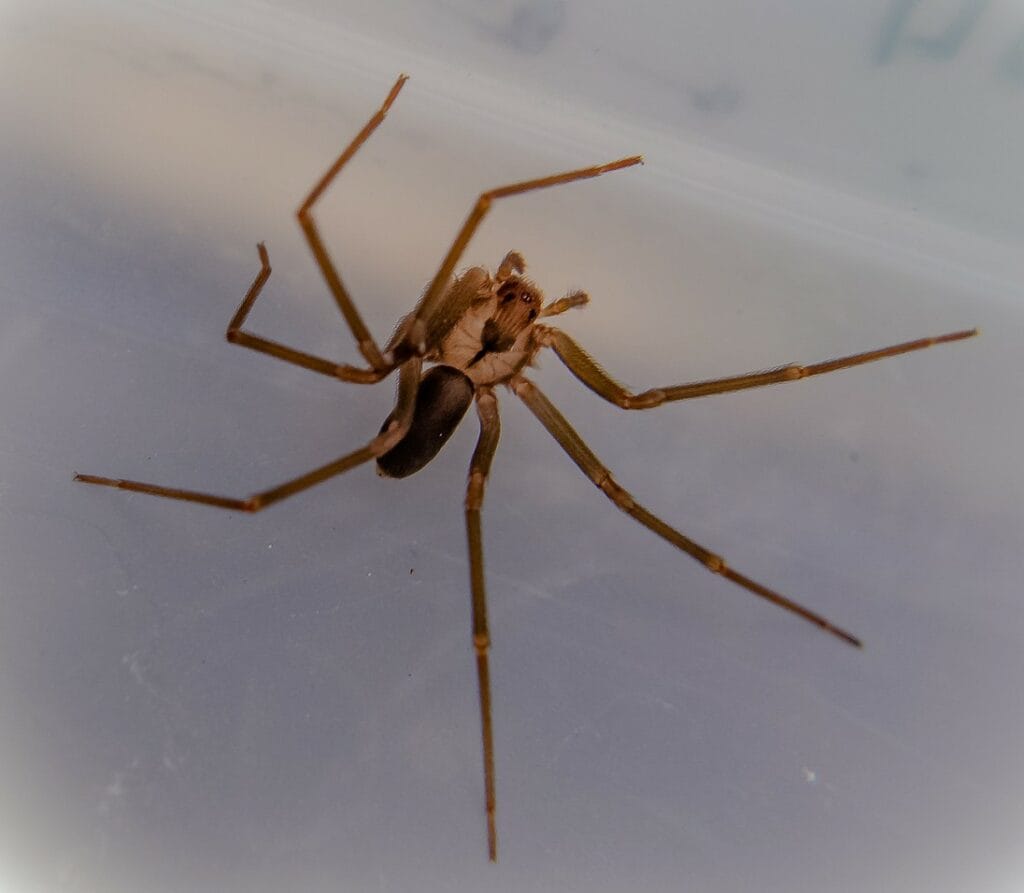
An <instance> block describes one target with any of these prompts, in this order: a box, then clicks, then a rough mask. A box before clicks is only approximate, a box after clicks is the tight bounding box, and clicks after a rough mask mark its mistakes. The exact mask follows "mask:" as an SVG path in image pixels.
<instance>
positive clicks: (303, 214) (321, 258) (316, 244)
mask: <svg viewBox="0 0 1024 893" xmlns="http://www.w3.org/2000/svg"><path fill="white" fill-rule="evenodd" d="M407 80H409V78H408V76H407V75H404V74H403V75H399V77H398V80H397V81H395V84H394V86H393V87H392V88H391V92H390V93H388V95H387V98H386V99H385V100H384V102H383V103H382V104H381V107H380V108H379V109H377V111H376V113H375V114H374V115H373V116H372V117H371V118H370V120H369V121H367V122H366V124H365V125H364V126H363V129H362V130H360V131H359V133H357V134H356V136H355V139H353V140H352V142H351V143H349V144H348V146H347V147H346V148H345V151H343V152H342V153H341V155H339V156H338V158H337V160H336V161H335V162H334V164H332V165H331V166H330V168H328V170H327V173H325V174H324V175H323V176H322V177H321V178H320V180H319V182H318V183H317V184H316V185H315V186H314V187H313V189H312V191H311V192H310V193H309V195H308V196H306V200H305V201H304V202H303V203H302V205H301V206H300V207H299V210H298V211H297V212H296V216H297V217H298V219H299V226H300V227H302V232H303V234H304V235H305V237H306V241H307V242H308V243H309V247H310V250H311V251H312V252H313V257H314V258H315V259H316V262H317V265H318V266H319V267H320V271H321V272H322V273H323V276H324V279H325V280H326V281H327V287H328V288H329V289H330V290H331V295H332V296H333V297H334V300H335V303H336V304H337V305H338V309H339V310H340V311H341V315H342V316H344V317H345V322H347V323H348V327H349V328H350V329H351V330H352V335H353V337H354V338H355V339H356V344H357V345H358V346H359V352H360V353H361V354H362V355H363V357H364V358H365V359H366V362H367V363H369V364H370V368H371V369H373V370H374V371H376V372H378V373H383V374H384V375H386V374H387V373H388V372H389V371H390V370H391V369H392V368H393V364H389V363H388V362H387V361H386V360H385V359H384V357H383V355H382V354H381V352H380V348H379V347H377V342H376V341H374V339H373V336H372V335H371V334H370V330H369V329H368V328H366V324H365V323H364V322H363V319H362V317H361V316H360V315H359V311H358V310H356V305H355V304H354V303H353V301H352V298H351V297H350V296H349V293H348V291H347V290H346V288H345V286H344V285H343V284H342V282H341V276H339V275H338V271H337V269H336V268H335V266H334V263H333V262H332V261H331V258H330V256H329V255H328V254H327V249H326V248H325V247H324V243H323V240H322V239H321V238H320V231H319V230H318V229H317V225H316V221H315V220H314V219H313V205H315V204H316V202H317V201H318V200H319V198H320V196H321V195H323V193H324V190H325V189H327V187H328V186H329V185H330V184H331V181H332V180H334V178H335V177H336V176H337V175H338V173H339V171H341V169H342V168H343V167H344V166H345V165H346V164H347V163H348V161H349V159H351V158H352V156H353V155H355V154H356V152H357V151H358V149H359V147H360V146H362V144H363V143H365V142H366V140H367V139H369V137H370V134H372V133H373V132H374V131H375V130H376V129H377V128H378V127H379V126H380V125H381V123H382V122H383V121H384V117H385V115H387V113H388V109H389V108H391V103H393V102H394V101H395V98H396V97H397V96H398V94H399V92H400V91H401V89H402V87H403V86H404V85H405V82H406V81H407Z"/></svg>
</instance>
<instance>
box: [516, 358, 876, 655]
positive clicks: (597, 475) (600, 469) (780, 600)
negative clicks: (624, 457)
mask: <svg viewBox="0 0 1024 893" xmlns="http://www.w3.org/2000/svg"><path fill="white" fill-rule="evenodd" d="M510 386H511V387H512V389H513V390H514V391H515V393H516V395H517V396H518V397H519V398H520V399H521V400H522V401H523V402H524V403H525V404H526V405H527V406H528V407H529V408H530V411H531V412H533V414H534V415H535V416H536V417H537V418H538V419H539V420H540V423H541V424H542V425H543V426H544V427H545V428H547V430H548V433H549V434H550V435H551V436H552V437H554V438H555V440H557V441H558V443H559V445H560V446H561V447H562V449H563V450H565V452H566V453H568V454H569V458H570V459H572V461H573V462H575V463H576V464H577V465H578V466H579V468H580V470H581V471H582V472H583V473H584V474H585V475H586V476H587V477H588V478H590V480H591V481H593V482H594V484H595V485H596V486H597V488H598V489H599V490H601V492H602V493H604V494H605V496H607V497H608V498H609V499H610V500H611V501H612V502H613V503H615V505H616V506H617V507H618V508H620V509H621V510H622V511H624V512H625V513H626V514H627V515H629V516H631V517H632V518H635V519H636V520H637V521H639V522H640V523H641V524H643V525H644V527H646V528H647V529H648V530H651V531H653V532H654V533H656V534H657V535H658V536H660V537H661V538H662V539H663V540H666V541H667V542H669V543H671V544H672V545H673V546H675V547H676V548H677V549H681V550H682V551H683V552H685V553H686V554H687V555H689V556H690V557H691V558H694V559H696V560H697V561H699V562H700V563H701V564H703V565H704V567H706V568H707V569H708V570H709V571H711V572H712V573H714V574H721V575H722V576H723V577H725V578H726V579H727V580H731V581H732V582H733V583H735V584H737V585H738V586H742V587H743V588H744V589H746V590H747V591H748V592H752V593H753V594H754V595H757V596H760V597H761V598H763V599H766V600H768V601H770V602H771V603H772V604H774V605H778V606H779V607H780V608H785V609H786V610H787V611H790V612H792V613H793V614H797V615H798V616H800V617H803V618H804V620H807V621H809V622H811V623H813V624H814V625H815V626H818V627H820V628H821V629H823V630H824V631H825V632H829V633H831V634H832V635H834V636H836V637H837V638H839V639H842V640H843V641H844V642H847V643H848V644H850V645H855V646H857V647H858V648H859V647H860V645H861V643H860V640H859V639H857V638H856V637H855V636H853V635H851V634H850V633H848V632H846V631H845V630H843V629H840V628H839V627H837V626H835V625H833V624H832V623H831V622H830V621H828V620H826V619H825V618H824V617H822V616H821V615H820V614H816V613H814V612H813V611H811V610H809V609H808V608H805V607H803V605H799V604H797V603H796V602H794V601H792V600H791V599H788V598H786V597H785V596H782V595H779V594H778V593H777V592H773V591H772V590H771V589H768V588H767V587H766V586H762V585H761V584H760V583H758V582H756V581H755V580H751V579H750V578H749V577H745V576H743V574H740V573H737V572H736V571H734V570H733V569H732V568H730V567H729V566H728V565H727V564H726V563H725V560H724V559H723V558H722V557H721V556H719V555H716V554H715V553H714V552H710V551H708V550H707V549H705V548H704V547H703V546H701V545H699V544H698V543H695V542H694V541H693V540H691V539H689V538H688V537H685V536H683V534H681V533H680V532H679V531H678V530H676V529H675V528H674V527H670V526H669V525H668V524H666V523H665V522H664V521H662V520H661V519H660V518H658V517H656V516H655V515H652V514H651V513H650V512H649V511H647V509H645V508H644V507H643V506H642V505H640V504H639V503H638V502H637V501H636V500H635V499H633V497H632V495H631V494H630V493H629V492H628V491H627V490H625V489H624V488H623V487H622V486H620V485H619V483H618V482H617V481H616V480H615V479H614V478H613V477H612V474H611V472H610V471H609V470H608V469H607V468H606V467H605V466H604V465H603V464H602V463H601V460H600V459H598V458H597V456H595V455H594V454H593V452H591V450H590V448H589V447H588V446H587V445H586V444H585V443H584V442H583V438H581V437H580V436H579V434H577V433H576V431H575V430H573V428H572V426H571V425H570V424H569V422H568V421H566V419H565V416H563V415H562V414H561V413H560V412H559V411H558V410H557V409H556V408H555V407H554V405H553V404H552V403H551V401H550V400H548V398H547V397H545V396H544V394H543V393H542V392H541V391H540V389H539V388H538V387H537V386H536V385H535V384H534V383H533V382H532V381H530V380H528V379H526V378H523V377H522V376H520V377H518V378H516V379H514V380H513V381H512V382H511V383H510Z"/></svg>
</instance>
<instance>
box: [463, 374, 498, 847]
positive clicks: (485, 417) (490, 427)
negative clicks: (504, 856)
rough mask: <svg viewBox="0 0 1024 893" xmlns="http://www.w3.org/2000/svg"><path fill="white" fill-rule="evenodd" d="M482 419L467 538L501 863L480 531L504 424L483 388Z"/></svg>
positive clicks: (487, 770) (490, 820)
mask: <svg viewBox="0 0 1024 893" xmlns="http://www.w3.org/2000/svg"><path fill="white" fill-rule="evenodd" d="M476 408H477V414H478V415H479V416H480V437H479V439H478V440H477V444H476V449H475V450H474V452H473V458H472V460H471V461H470V465H469V482H468V484H467V486H466V534H467V537H468V540H469V583H470V590H471V593H472V598H473V649H474V651H475V652H476V675H477V682H478V683H479V689H480V728H481V735H482V739H483V754H484V799H485V804H486V807H487V852H488V854H489V855H490V858H491V861H492V862H496V861H497V860H498V832H497V828H496V825H495V807H496V801H495V794H494V734H493V726H492V723H491V679H490V671H489V667H488V663H487V652H488V649H489V648H490V646H491V638H490V633H489V632H488V629H487V594H486V590H485V586H484V547H483V537H482V533H481V530H480V509H481V508H482V506H483V502H484V487H485V486H486V483H487V475H488V474H489V473H490V470H491V460H492V459H493V458H494V451H495V450H496V449H497V448H498V437H499V435H500V434H501V422H500V420H499V418H498V401H497V399H496V398H495V396H494V392H493V391H492V390H491V389H490V388H488V387H482V388H480V389H479V390H478V391H477V395H476Z"/></svg>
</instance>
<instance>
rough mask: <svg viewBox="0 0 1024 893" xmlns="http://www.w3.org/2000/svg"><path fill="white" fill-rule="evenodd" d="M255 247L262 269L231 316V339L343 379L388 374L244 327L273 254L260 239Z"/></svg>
mask: <svg viewBox="0 0 1024 893" xmlns="http://www.w3.org/2000/svg"><path fill="white" fill-rule="evenodd" d="M256 248H257V250H258V251H259V254H260V271H259V273H257V274H256V278H255V279H254V280H253V283H252V285H251V286H249V291H248V292H247V293H246V295H245V298H243V299H242V303H241V305H240V306H239V308H238V310H237V311H236V313H235V315H234V316H233V317H231V322H230V323H228V330H227V339H228V341H230V342H231V343H232V344H240V345H241V346H242V347H248V348H250V349H251V350H256V351H259V352H260V353H265V354H269V355H270V356H272V357H277V358H278V359H279V360H284V361H285V362H286V363H294V364H295V365H296V366H302V367H303V368H305V369H312V370H313V371H314V372H319V373H321V374H322V375H329V376H330V377H331V378H340V379H341V380H342V381H351V382H356V383H357V384H373V383H374V382H378V381H380V380H381V379H382V378H384V376H386V375H387V374H388V372H389V371H390V370H389V369H361V368H359V367H358V366H349V365H348V364H346V363H334V362H331V361H330V360H325V359H322V358H321V357H317V356H314V355H313V354H308V353H304V352H303V351H301V350H296V349H295V348H293V347H288V346H287V345H285V344H281V343H280V342H278V341H271V340H270V339H269V338H262V337H260V336H259V335H254V334H252V333H251V332H247V331H245V330H244V329H243V328H242V325H243V323H244V322H245V320H246V318H247V317H248V316H249V311H250V310H252V305H253V304H255V303H256V298H257V297H259V294H260V291H261V290H262V289H263V286H264V285H265V284H266V281H267V280H268V279H269V278H270V256H269V255H268V254H267V249H266V246H265V245H264V244H263V243H262V242H260V243H259V245H257V246H256Z"/></svg>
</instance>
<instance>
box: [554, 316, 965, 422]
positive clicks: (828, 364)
mask: <svg viewBox="0 0 1024 893" xmlns="http://www.w3.org/2000/svg"><path fill="white" fill-rule="evenodd" d="M562 300H566V299H565V298H563V299H562ZM558 303H559V302H556V304H555V305H554V306H557V305H558ZM558 312H561V311H558ZM542 315H543V314H542ZM549 315H550V314H549ZM536 331H537V342H538V343H539V344H541V345H542V346H544V347H550V348H551V349H552V350H554V352H555V353H556V354H557V355H558V358H559V359H560V360H561V361H562V362H563V363H565V365H566V366H567V367H568V369H569V371H570V372H572V374H573V375H575V376H576V377H577V378H578V379H579V380H580V381H581V382H583V384H585V385H586V386H587V387H588V388H590V390H592V391H593V392H594V393H595V394H597V395H598V396H599V397H603V398H604V399H605V400H607V401H608V402H609V403H613V404H615V405H616V406H618V407H620V408H621V409H651V408H652V407H655V406H661V404H662V403H671V402H672V401H674V400H689V399H690V398H691V397H706V396H708V395H710V394H724V393H726V392H728V391H742V390H746V389H747V388H758V387H761V386H762V385H768V384H782V383H784V382H787V381H799V380H800V379H801V378H808V377H810V376H812V375H822V374H824V373H826V372H837V371H838V370H840V369H847V368H849V367H850V366H860V365H863V364H864V363H873V362H875V361H876V360H884V359H886V358H887V357H894V356H897V355H898V354H901V353H910V352H911V351H914V350H923V349H924V348H926V347H932V346H934V345H936V344H946V343H948V342H950V341H961V340H963V339H964V338H972V337H973V336H975V335H977V334H978V330H977V329H965V330H964V331H961V332H950V333H948V334H946V335H936V336H935V337H933V338H919V339H918V340H916V341H904V342H902V343H901V344H893V345H890V346H889V347H881V348H879V349H877V350H869V351H866V352H864V353H857V354H851V355H850V356H847V357H839V358H838V359H835V360H826V361H824V362H822V363H815V364H814V365H811V366H798V365H789V366H781V367H779V368H778V369H769V370H768V371H766V372H751V373H749V374H747V375H734V376H731V377H729V378H713V379H709V380H707V381H695V382H691V383H689V384H678V385H672V386H670V387H665V388H651V389H650V390H647V391H643V392H642V393H640V394H634V393H632V392H631V391H629V390H627V389H626V388H624V387H623V386H622V385H620V384H619V383H618V382H617V381H615V379H613V378H612V377H611V376H610V375H609V374H608V373H607V372H605V371H604V369H602V368H601V366H600V364H598V363H597V362H596V361H595V360H594V358H593V357H591V356H590V354H588V353H587V352H586V351H585V350H584V349H583V348H582V347H580V346H579V345H578V344H577V343H576V342H575V341H573V340H572V338H570V337H569V336H568V335H566V334H565V332H563V331H561V329H556V328H553V327H551V326H537V330H536Z"/></svg>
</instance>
